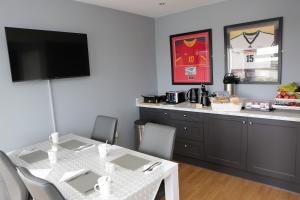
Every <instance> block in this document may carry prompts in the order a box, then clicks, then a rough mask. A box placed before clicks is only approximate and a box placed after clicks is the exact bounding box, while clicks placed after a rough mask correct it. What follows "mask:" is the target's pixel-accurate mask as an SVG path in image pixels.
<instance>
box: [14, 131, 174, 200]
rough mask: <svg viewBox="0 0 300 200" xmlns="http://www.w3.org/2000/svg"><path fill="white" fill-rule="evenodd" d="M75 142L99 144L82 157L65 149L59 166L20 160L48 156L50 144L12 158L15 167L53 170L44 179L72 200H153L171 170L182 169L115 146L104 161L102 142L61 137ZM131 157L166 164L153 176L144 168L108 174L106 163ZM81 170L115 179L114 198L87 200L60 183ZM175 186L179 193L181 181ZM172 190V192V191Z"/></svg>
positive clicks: (78, 137) (113, 180)
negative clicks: (31, 154)
mask: <svg viewBox="0 0 300 200" xmlns="http://www.w3.org/2000/svg"><path fill="white" fill-rule="evenodd" d="M71 139H76V140H80V141H83V142H85V143H93V144H95V147H93V148H90V149H87V150H83V151H81V152H78V153H75V152H74V151H70V150H67V149H64V148H60V149H59V153H58V155H59V160H58V163H57V164H54V165H51V164H50V163H49V161H48V160H43V161H39V162H36V163H33V164H27V163H26V162H24V161H23V160H21V159H20V158H19V156H20V155H21V154H22V153H23V152H25V151H26V152H27V153H28V151H33V150H43V151H45V152H47V151H48V150H49V149H50V143H49V142H48V141H46V142H42V143H39V144H36V145H33V146H30V147H27V148H23V149H20V150H16V151H13V152H10V153H9V156H10V158H11V159H12V161H13V162H14V163H15V164H17V165H19V166H23V167H26V168H28V169H29V170H33V169H50V168H52V169H53V170H52V171H51V172H50V173H49V175H48V176H47V177H46V178H45V177H43V178H45V179H46V180H48V181H50V182H51V183H53V184H54V185H55V186H56V187H57V188H58V189H59V190H60V191H61V193H62V194H63V195H64V197H65V198H66V199H69V200H81V199H98V200H102V199H109V200H153V199H154V197H155V194H156V193H157V191H158V188H159V185H160V183H161V181H162V180H163V179H164V178H166V177H167V176H168V175H167V174H166V172H169V171H170V169H173V168H174V167H173V166H175V167H176V168H175V170H178V166H177V164H176V163H173V162H170V161H166V160H162V159H159V158H156V157H153V156H149V155H146V154H142V153H139V152H136V151H132V150H129V149H125V148H122V147H119V146H116V145H114V146H111V150H110V152H109V155H108V157H107V158H106V159H100V158H99V154H98V149H97V145H98V144H100V143H99V142H97V141H94V140H90V139H87V138H83V137H80V136H77V135H73V134H69V135H66V136H63V137H61V142H64V141H68V140H71ZM24 150H25V151H24ZM128 153H129V154H132V155H135V156H139V157H141V158H145V159H148V160H151V163H153V162H156V161H162V162H163V164H162V166H160V167H158V168H156V169H155V170H154V171H153V172H151V173H146V174H145V173H143V172H142V170H143V169H142V168H140V169H138V170H136V171H131V170H127V169H124V168H121V167H117V169H116V171H115V172H113V173H107V172H106V171H105V162H107V161H110V160H113V159H115V158H118V157H120V156H122V155H124V154H128ZM172 167H173V168H172ZM80 169H88V170H92V171H93V172H95V173H97V174H99V175H109V176H111V177H112V194H111V195H110V196H109V197H106V198H104V197H102V196H101V195H100V194H99V193H97V192H93V193H91V194H89V195H88V196H84V195H82V194H81V193H79V192H78V191H76V190H75V189H73V188H72V187H71V186H70V185H68V184H67V183H65V182H59V180H60V178H61V177H62V176H63V175H64V173H66V172H68V171H74V170H80ZM175 172H176V171H175ZM175 175H176V173H175ZM177 176H178V174H177ZM173 179H174V178H173ZM175 180H176V177H175ZM175 183H177V184H175V189H176V187H178V180H177V182H175ZM170 185H174V184H170ZM173 188H174V187H173ZM173 188H172V189H173ZM172 189H170V191H171V190H172ZM177 190H178V188H177ZM173 193H174V191H173V192H172V193H171V195H170V196H174V194H173ZM177 193H178V191H175V197H171V198H174V199H177V198H178V197H177V196H178V195H177ZM168 196H169V195H168Z"/></svg>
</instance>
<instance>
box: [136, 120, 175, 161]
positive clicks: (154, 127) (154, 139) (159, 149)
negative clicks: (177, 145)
mask: <svg viewBox="0 0 300 200" xmlns="http://www.w3.org/2000/svg"><path fill="white" fill-rule="evenodd" d="M175 133H176V128H174V127H171V126H165V125H161V124H154V123H147V124H146V125H145V129H144V135H143V138H142V141H141V144H140V146H139V151H140V152H143V153H146V154H150V155H153V156H156V157H160V158H163V159H167V160H171V159H172V157H173V150H174V142H175Z"/></svg>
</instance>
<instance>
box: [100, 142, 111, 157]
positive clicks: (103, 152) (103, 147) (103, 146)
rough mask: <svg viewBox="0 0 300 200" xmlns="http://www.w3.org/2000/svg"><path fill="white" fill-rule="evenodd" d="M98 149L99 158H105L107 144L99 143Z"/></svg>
mask: <svg viewBox="0 0 300 200" xmlns="http://www.w3.org/2000/svg"><path fill="white" fill-rule="evenodd" d="M98 151H99V155H100V158H106V156H107V155H108V152H109V149H108V144H99V146H98Z"/></svg>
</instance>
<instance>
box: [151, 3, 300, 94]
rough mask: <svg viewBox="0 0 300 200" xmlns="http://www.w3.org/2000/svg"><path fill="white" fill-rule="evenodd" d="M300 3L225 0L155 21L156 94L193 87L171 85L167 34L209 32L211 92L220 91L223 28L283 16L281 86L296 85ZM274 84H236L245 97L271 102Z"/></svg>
mask: <svg viewBox="0 0 300 200" xmlns="http://www.w3.org/2000/svg"><path fill="white" fill-rule="evenodd" d="M299 9H300V1H299V0H251V1H249V0H248V1H246V0H228V1H225V2H223V3H218V4H214V5H211V6H205V7H200V8H197V9H193V10H190V11H187V12H183V13H179V14H174V15H169V16H166V17H162V18H159V19H158V20H156V59H157V61H156V62H157V79H158V91H159V93H164V92H165V91H167V90H174V89H178V90H179V89H184V90H187V89H188V88H191V87H194V86H172V81H171V80H172V79H171V64H170V62H171V60H170V45H169V35H172V34H177V33H184V32H190V31H196V30H202V29H208V28H212V29H213V56H214V59H213V61H214V66H213V67H214V72H213V75H214V85H213V86H211V87H210V89H211V90H212V91H220V90H223V83H222V80H223V76H224V71H225V62H224V36H223V27H224V26H225V25H231V24H236V23H242V22H249V21H254V20H261V19H267V18H273V17H280V16H283V17H284V30H283V50H284V53H283V72H282V76H283V78H282V83H284V84H285V83H288V82H291V81H296V82H298V83H300V76H299V74H300V67H299V55H300V54H299V46H300V39H299V35H300V20H299V19H300V12H299ZM276 88H277V85H239V86H238V94H239V95H241V96H243V97H248V98H261V99H271V98H273V97H274V95H275V94H276Z"/></svg>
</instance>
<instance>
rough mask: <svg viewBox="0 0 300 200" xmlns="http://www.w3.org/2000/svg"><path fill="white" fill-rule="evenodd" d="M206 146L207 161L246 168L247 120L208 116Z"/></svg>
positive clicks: (205, 132) (205, 124) (205, 134)
mask: <svg viewBox="0 0 300 200" xmlns="http://www.w3.org/2000/svg"><path fill="white" fill-rule="evenodd" d="M204 144H205V160H207V161H210V162H213V163H217V164H221V165H225V166H229V167H234V168H240V169H243V168H245V166H246V150H247V118H244V117H236V116H224V115H210V114H208V115H207V116H206V117H205V120H204Z"/></svg>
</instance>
